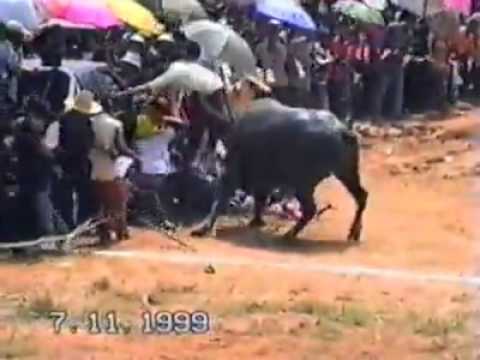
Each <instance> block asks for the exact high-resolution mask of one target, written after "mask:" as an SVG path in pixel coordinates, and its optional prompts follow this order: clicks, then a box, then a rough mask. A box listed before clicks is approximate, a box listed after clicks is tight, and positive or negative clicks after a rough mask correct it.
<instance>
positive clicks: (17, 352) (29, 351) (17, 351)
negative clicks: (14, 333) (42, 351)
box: [0, 337, 36, 359]
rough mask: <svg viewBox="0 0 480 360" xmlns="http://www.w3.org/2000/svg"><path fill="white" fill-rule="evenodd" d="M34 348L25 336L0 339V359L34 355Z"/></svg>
mask: <svg viewBox="0 0 480 360" xmlns="http://www.w3.org/2000/svg"><path fill="white" fill-rule="evenodd" d="M35 355H36V350H35V348H34V347H33V346H32V345H31V343H30V342H29V341H28V339H26V338H23V337H22V338H16V337H13V338H12V339H5V340H0V359H22V358H29V357H34V356H35Z"/></svg>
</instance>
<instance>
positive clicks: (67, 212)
mask: <svg viewBox="0 0 480 360" xmlns="http://www.w3.org/2000/svg"><path fill="white" fill-rule="evenodd" d="M92 100H93V95H91V93H89V92H87V91H82V92H80V94H79V95H78V96H77V97H76V98H75V99H73V100H69V101H67V102H66V106H67V108H68V109H69V110H68V111H67V113H65V114H64V115H63V116H62V118H61V119H60V120H59V122H58V133H57V134H55V135H56V136H51V138H50V140H49V141H48V142H49V143H50V146H51V147H56V155H57V159H58V162H59V164H60V166H61V170H62V176H61V180H60V183H59V186H58V191H57V195H58V207H59V209H60V211H61V214H62V217H63V219H64V220H65V222H66V223H67V225H68V226H69V227H70V228H71V229H73V228H75V226H77V225H79V224H82V223H83V222H85V221H86V220H88V218H89V217H91V216H92V213H93V207H92V195H91V184H90V172H91V163H90V159H89V154H90V151H91V149H92V147H93V144H94V138H95V137H94V132H93V128H92V120H91V118H92V116H93V115H95V114H98V113H99V112H101V111H102V108H101V106H99V105H98V104H96V103H93V102H92ZM51 127H53V124H52V125H51ZM50 130H51V129H50ZM48 132H49V131H48V130H47V134H48ZM74 195H76V197H77V205H78V209H77V212H75V211H74V209H75V207H74V200H73V199H74Z"/></svg>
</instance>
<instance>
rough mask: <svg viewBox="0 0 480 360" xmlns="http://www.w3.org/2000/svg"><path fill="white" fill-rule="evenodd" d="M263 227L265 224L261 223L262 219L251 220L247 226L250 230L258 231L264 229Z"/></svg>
mask: <svg viewBox="0 0 480 360" xmlns="http://www.w3.org/2000/svg"><path fill="white" fill-rule="evenodd" d="M265 225H267V223H266V222H265V221H263V220H262V219H253V220H252V221H250V223H249V224H248V226H249V227H250V228H252V229H258V228H262V227H264V226H265Z"/></svg>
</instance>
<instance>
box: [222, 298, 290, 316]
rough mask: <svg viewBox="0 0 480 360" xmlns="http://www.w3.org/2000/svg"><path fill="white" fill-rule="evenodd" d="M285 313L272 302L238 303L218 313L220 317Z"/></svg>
mask: <svg viewBox="0 0 480 360" xmlns="http://www.w3.org/2000/svg"><path fill="white" fill-rule="evenodd" d="M281 312H285V307H284V306H282V305H281V304H279V303H274V302H266V301H265V302H255V301H247V302H238V303H230V304H229V305H227V307H226V308H225V309H223V310H222V311H220V316H222V317H226V316H248V315H256V314H264V315H267V314H278V313H281Z"/></svg>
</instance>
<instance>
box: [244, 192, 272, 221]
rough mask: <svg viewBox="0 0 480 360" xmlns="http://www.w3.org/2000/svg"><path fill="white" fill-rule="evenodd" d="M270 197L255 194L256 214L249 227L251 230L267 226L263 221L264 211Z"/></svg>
mask: <svg viewBox="0 0 480 360" xmlns="http://www.w3.org/2000/svg"><path fill="white" fill-rule="evenodd" d="M267 198H268V196H266V195H260V194H255V213H254V217H253V219H252V221H250V224H249V226H250V227H251V228H261V227H263V226H265V225H266V224H265V221H264V220H263V217H262V215H263V210H264V209H265V205H266V202H267Z"/></svg>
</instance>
